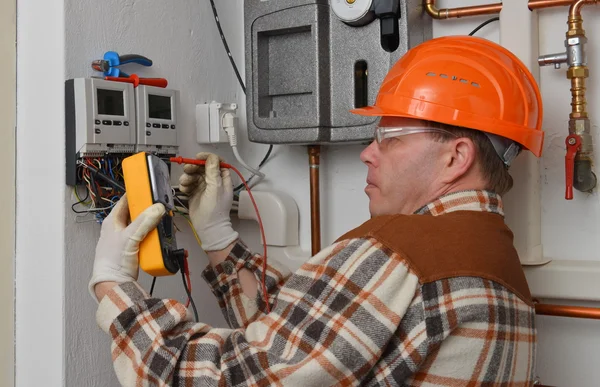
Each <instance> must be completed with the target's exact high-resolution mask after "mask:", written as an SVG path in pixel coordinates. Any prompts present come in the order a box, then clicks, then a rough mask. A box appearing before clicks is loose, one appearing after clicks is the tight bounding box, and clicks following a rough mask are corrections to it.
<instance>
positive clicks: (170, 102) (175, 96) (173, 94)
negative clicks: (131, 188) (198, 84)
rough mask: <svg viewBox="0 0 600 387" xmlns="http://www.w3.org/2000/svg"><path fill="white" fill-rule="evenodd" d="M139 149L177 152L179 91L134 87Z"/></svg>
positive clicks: (168, 152)
mask: <svg viewBox="0 0 600 387" xmlns="http://www.w3.org/2000/svg"><path fill="white" fill-rule="evenodd" d="M135 104H136V114H137V150H138V151H145V152H153V153H159V154H176V153H177V150H178V144H177V129H178V122H177V114H178V111H179V91H178V90H173V89H167V88H161V87H156V86H149V85H139V86H138V87H136V88H135Z"/></svg>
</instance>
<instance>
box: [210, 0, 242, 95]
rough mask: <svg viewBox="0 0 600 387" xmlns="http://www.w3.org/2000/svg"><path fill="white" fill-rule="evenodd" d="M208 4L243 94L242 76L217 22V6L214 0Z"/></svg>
mask: <svg viewBox="0 0 600 387" xmlns="http://www.w3.org/2000/svg"><path fill="white" fill-rule="evenodd" d="M210 5H211V7H212V11H213V15H214V16H215V23H217V28H218V29H219V35H221V41H222V42H223V46H224V47H225V51H226V52H227V56H228V57H229V61H230V62H231V66H233V71H235V76H236V77H237V79H238V81H239V82H240V86H241V88H242V90H243V91H244V94H246V86H245V85H244V81H242V76H241V75H240V72H239V71H238V68H237V66H236V65H235V61H234V60H233V55H231V50H230V49H229V45H228V44H227V39H225V34H224V33H223V29H222V28H221V22H219V14H218V13H217V7H215V2H214V1H213V0H210Z"/></svg>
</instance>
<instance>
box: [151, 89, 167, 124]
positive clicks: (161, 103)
mask: <svg viewBox="0 0 600 387" xmlns="http://www.w3.org/2000/svg"><path fill="white" fill-rule="evenodd" d="M148 117H150V118H160V119H163V120H170V119H171V97H165V96H163V95H152V94H148Z"/></svg>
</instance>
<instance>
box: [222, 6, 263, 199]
mask: <svg viewBox="0 0 600 387" xmlns="http://www.w3.org/2000/svg"><path fill="white" fill-rule="evenodd" d="M210 6H211V8H212V12H213V16H214V17H215V23H216V24H217V29H218V30H219V35H220V36H221V42H223V47H224V48H225V52H226V53H227V57H228V58H229V62H230V63H231V66H232V67H233V71H234V72H235V76H236V77H237V80H238V82H239V84H240V87H241V88H242V91H243V92H244V94H246V85H245V84H244V81H243V80H242V76H241V75H240V72H239V70H238V67H237V65H236V64H235V60H234V59H233V55H231V50H230V49H229V44H227V38H225V34H224V33H223V29H222V28H221V21H220V20H219V13H218V12H217V7H216V6H215V2H214V0H210ZM272 151H273V145H272V144H271V145H269V150H268V151H267V154H266V155H265V157H264V158H263V160H262V161H261V162H260V164H259V165H258V169H260V167H262V166H263V164H264V163H265V162H266V161H267V159H268V158H269V156H270V155H271V152H272ZM253 177H254V175H252V176H250V178H249V179H248V180H246V179H244V178H243V177H242V178H241V179H242V181H245V182H246V184H244V183H242V184H240V185H238V186H237V187H235V189H234V191H239V190H240V189H242V188H243V187H244V185H249V184H250V180H251V179H252V178H253Z"/></svg>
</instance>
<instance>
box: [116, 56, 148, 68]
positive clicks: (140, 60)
mask: <svg viewBox="0 0 600 387" xmlns="http://www.w3.org/2000/svg"><path fill="white" fill-rule="evenodd" d="M119 62H120V64H126V63H137V64H140V65H142V66H147V67H150V66H152V61H151V60H150V59H148V58H146V57H145V56H142V55H137V54H127V55H121V56H119Z"/></svg>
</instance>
